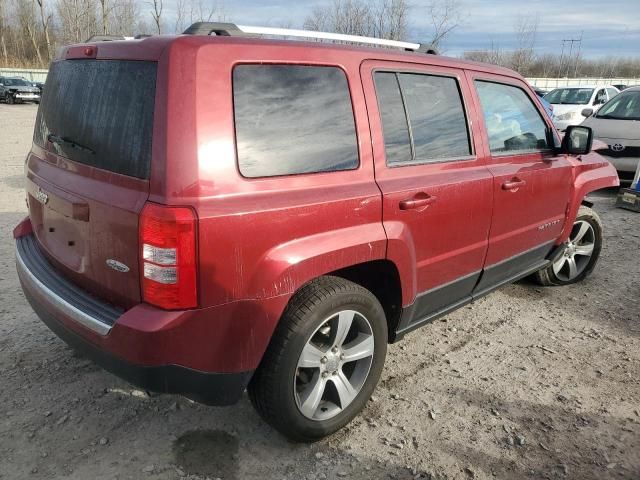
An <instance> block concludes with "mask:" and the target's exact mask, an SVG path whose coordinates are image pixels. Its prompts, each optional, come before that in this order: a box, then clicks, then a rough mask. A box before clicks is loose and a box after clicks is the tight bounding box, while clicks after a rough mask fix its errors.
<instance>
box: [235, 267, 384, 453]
mask: <svg viewBox="0 0 640 480" xmlns="http://www.w3.org/2000/svg"><path fill="white" fill-rule="evenodd" d="M387 339H388V335H387V322H386V318H385V314H384V310H383V309H382V306H381V305H380V302H378V300H377V298H376V297H375V296H374V295H373V294H372V293H371V292H369V291H368V290H366V289H364V288H362V287H361V286H359V285H357V284H355V283H353V282H350V281H348V280H344V279H342V278H338V277H331V276H326V277H321V278H319V279H316V280H314V281H312V282H311V283H309V284H307V285H306V286H304V287H303V288H302V289H300V291H298V293H296V294H295V295H294V297H293V298H292V299H291V301H290V302H289V305H288V306H287V308H286V310H285V312H284V314H283V316H282V318H281V320H280V322H279V324H278V326H277V328H276V331H275V333H274V335H273V338H272V340H271V343H270V344H269V347H268V348H267V351H266V353H265V355H264V357H263V359H262V362H261V364H260V366H259V368H258V370H257V371H256V373H255V375H254V376H253V378H252V380H251V383H250V384H249V388H248V390H249V398H250V399H251V402H252V404H253V406H254V407H255V409H256V410H257V411H258V413H259V414H260V416H261V417H262V418H263V419H264V420H265V421H266V422H267V423H268V424H270V425H271V426H272V427H274V428H275V429H276V430H278V431H279V432H280V433H282V434H283V435H285V436H286V437H288V438H289V439H291V440H294V441H299V442H313V441H316V440H319V439H321V438H323V437H325V436H327V435H330V434H332V433H334V432H335V431H337V430H339V429H340V428H342V427H344V426H345V425H346V424H347V423H349V422H350V421H351V420H352V419H353V418H354V417H355V416H356V415H357V414H358V413H359V412H360V411H361V410H362V409H363V408H364V406H365V404H366V402H367V400H368V399H369V397H370V396H371V394H372V393H373V391H374V389H375V387H376V385H377V383H378V380H379V378H380V374H381V373H382V368H383V365H384V360H385V356H386V351H387Z"/></svg>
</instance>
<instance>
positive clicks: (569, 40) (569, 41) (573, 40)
mask: <svg viewBox="0 0 640 480" xmlns="http://www.w3.org/2000/svg"><path fill="white" fill-rule="evenodd" d="M574 43H577V44H578V50H577V52H578V55H580V50H581V49H582V34H581V35H580V38H565V39H563V40H562V53H561V54H560V71H559V72H558V74H559V75H558V76H560V74H562V70H563V66H564V62H563V59H564V50H565V45H566V44H569V54H568V55H567V73H566V75H565V77H569V70H570V69H571V58H572V56H573V44H574ZM577 68H578V59H577V57H576V69H577Z"/></svg>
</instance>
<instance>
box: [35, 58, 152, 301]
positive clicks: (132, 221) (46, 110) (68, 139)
mask: <svg viewBox="0 0 640 480" xmlns="http://www.w3.org/2000/svg"><path fill="white" fill-rule="evenodd" d="M155 84H156V63H155V62H147V61H125V60H95V59H89V60H64V61H59V62H54V63H53V64H52V66H51V69H50V70H49V74H48V78H47V84H46V88H45V89H44V92H43V97H42V102H41V104H40V108H39V111H38V117H37V119H36V127H35V133H34V139H33V141H34V143H33V148H32V151H31V153H30V155H29V156H28V158H27V163H26V174H27V185H26V189H27V201H28V204H29V216H30V218H31V222H32V224H33V227H34V232H35V235H36V237H37V239H38V241H39V243H40V245H41V247H42V248H43V250H44V251H45V253H46V254H47V256H48V257H49V259H50V260H51V261H52V263H53V264H54V265H55V266H56V267H57V268H59V269H60V270H61V272H62V273H63V274H65V275H66V276H68V277H69V278H70V279H71V280H72V281H74V282H75V283H77V284H79V285H81V286H83V287H84V288H85V289H87V290H89V291H91V292H93V293H95V294H96V295H98V296H100V297H101V298H104V299H105V300H107V301H110V302H112V303H115V304H117V305H120V306H125V307H126V306H131V305H133V304H135V303H137V302H139V301H140V287H139V283H140V282H139V276H138V213H139V212H140V210H141V209H142V206H143V205H144V202H145V201H146V199H147V198H148V196H149V193H148V192H149V171H150V165H151V139H152V131H153V110H154V103H155ZM116 262H117V263H116ZM109 264H110V265H111V267H110V266H109ZM113 267H115V268H113Z"/></svg>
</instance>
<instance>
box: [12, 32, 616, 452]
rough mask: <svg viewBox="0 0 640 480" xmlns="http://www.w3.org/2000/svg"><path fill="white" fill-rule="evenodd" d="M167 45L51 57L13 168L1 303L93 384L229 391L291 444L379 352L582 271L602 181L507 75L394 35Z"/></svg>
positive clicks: (379, 359)
mask: <svg viewBox="0 0 640 480" xmlns="http://www.w3.org/2000/svg"><path fill="white" fill-rule="evenodd" d="M185 33H186V34H184V35H178V36H157V37H150V38H144V39H138V40H130V41H112V42H89V43H86V44H82V45H74V46H71V47H68V48H65V49H63V50H61V51H60V53H59V54H58V57H57V58H56V59H55V61H54V62H53V63H52V65H51V69H50V71H49V75H48V78H47V83H46V88H45V89H44V94H43V96H42V102H41V105H40V107H39V111H38V117H37V120H36V126H35V133H34V137H33V146H32V148H31V151H30V153H29V155H28V157H27V159H26V165H25V174H26V190H27V202H28V207H29V217H28V218H26V219H25V220H24V221H23V222H22V223H20V224H19V225H18V226H17V227H16V228H15V231H14V237H15V240H16V263H17V269H18V273H19V277H20V281H21V283H22V288H23V289H24V293H25V295H26V297H27V298H28V300H29V302H30V303H31V305H32V306H33V308H34V310H35V311H36V312H37V314H38V315H39V316H40V317H41V318H42V320H43V321H44V322H45V323H46V324H47V325H48V326H49V327H50V328H51V329H52V330H53V331H54V332H55V333H56V334H57V335H59V336H60V337H62V338H63V339H64V340H65V341H66V342H68V343H69V344H71V345H72V346H74V347H75V348H77V349H79V350H81V351H82V352H84V353H85V354H86V355H88V356H90V357H91V358H93V359H94V360H95V361H96V362H97V363H99V364H100V365H102V366H104V368H106V369H107V370H109V371H111V372H114V373H116V374H117V375H120V376H121V377H123V378H124V379H126V380H128V381H130V382H131V383H133V384H135V385H138V386H140V387H141V388H144V389H148V390H154V391H159V392H170V393H179V394H182V395H185V396H187V397H189V398H192V399H195V400H197V401H200V402H203V403H206V404H210V405H228V404H232V403H234V402H236V401H237V400H238V399H239V398H240V397H241V396H242V394H243V392H244V390H245V389H248V392H249V396H250V398H251V401H252V402H253V405H254V406H255V407H256V409H257V410H258V412H259V413H260V414H261V416H262V417H263V418H264V419H265V420H266V421H267V422H269V423H270V424H271V425H273V426H274V427H275V428H277V429H278V430H279V431H280V432H282V433H284V434H285V435H287V436H288V437H290V438H292V439H295V440H300V441H312V440H315V439H318V438H321V437H323V436H325V435H327V434H330V433H332V432H334V431H336V430H337V429H339V428H341V427H342V426H344V425H345V424H347V423H348V422H349V421H350V420H351V419H352V418H353V417H354V416H355V415H357V413H358V412H359V411H360V410H361V409H362V408H363V406H364V405H365V403H366V402H367V400H368V398H369V396H370V395H371V393H372V392H373V390H374V388H375V386H376V383H377V381H378V379H379V377H380V374H381V371H382V368H383V364H384V360H385V354H386V346H387V343H389V342H395V341H397V340H398V339H400V338H401V337H402V336H403V335H405V334H406V333H407V332H409V331H411V330H414V329H415V328H417V327H419V326H421V325H424V324H426V323H428V322H430V321H432V320H433V319H434V318H437V317H439V316H441V315H444V314H446V313H448V312H451V311H452V310H454V309H456V308H458V307H460V306H461V305H464V304H467V303H469V302H471V301H473V300H475V299H477V298H478V297H480V296H482V295H485V294H487V293H488V292H490V291H492V290H494V289H496V288H498V287H500V286H501V285H504V284H506V283H509V282H513V281H515V280H517V279H519V278H522V277H524V276H527V275H534V276H535V277H536V278H537V280H538V281H539V282H541V283H542V284H543V285H566V284H569V283H573V282H577V281H580V280H582V279H584V278H585V277H586V276H587V275H589V273H591V271H592V270H593V268H594V266H595V264H596V261H597V260H598V256H599V253H600V249H601V246H602V237H603V235H602V226H601V223H600V221H599V219H598V216H597V215H596V214H595V213H594V212H593V211H592V210H591V209H590V208H589V207H590V204H589V203H588V202H587V201H585V195H586V194H587V193H589V192H591V191H593V190H596V189H601V188H604V187H609V186H614V185H618V180H617V178H618V177H617V175H616V171H615V169H614V168H613V167H612V166H611V165H610V164H609V163H608V162H607V161H606V160H604V159H603V158H602V157H600V156H599V155H597V154H595V153H590V149H591V138H592V135H591V131H590V129H588V128H586V127H570V128H569V129H568V131H567V133H566V135H565V137H564V139H563V140H562V141H561V139H560V137H559V136H558V134H557V133H556V131H555V130H554V128H553V124H552V123H551V120H550V119H549V118H548V117H547V115H545V113H544V109H543V107H542V105H541V104H540V102H539V100H538V98H537V96H536V95H535V93H534V92H533V90H532V89H531V88H530V87H529V86H528V85H527V83H526V82H525V81H524V80H523V79H522V78H521V77H520V76H519V75H518V74H516V73H514V72H512V71H510V70H505V69H502V68H497V67H494V66H488V65H482V64H477V63H469V62H463V61H460V60H457V59H451V58H443V57H440V56H437V55H434V54H431V53H432V52H426V51H425V50H424V49H421V48H419V47H420V46H419V45H417V44H410V43H405V42H390V41H384V40H373V39H368V38H362V37H357V38H352V37H346V36H340V35H335V36H334V35H328V34H320V33H318V34H315V33H313V32H306V33H305V32H300V31H289V32H286V34H287V35H293V36H295V35H302V34H303V35H304V36H307V37H313V36H314V35H317V36H318V37H321V38H327V37H330V38H333V39H337V40H340V41H349V40H355V41H356V42H358V43H360V44H363V43H375V42H377V43H380V44H381V45H382V46H386V47H389V48H380V46H381V45H378V46H377V48H376V47H363V46H361V45H345V44H336V43H321V42H313V43H311V42H303V41H291V40H289V41H285V40H274V39H264V38H260V37H256V36H255V34H256V33H282V32H280V31H279V30H274V29H259V28H250V27H236V26H234V25H231V24H209V23H204V24H202V23H201V24H196V25H193V26H192V27H191V28H190V29H189V30H187V32H185ZM247 33H250V34H253V35H248V34H247ZM393 47H400V48H395V49H394V48H393ZM406 50H409V51H406Z"/></svg>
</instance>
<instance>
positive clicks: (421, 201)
mask: <svg viewBox="0 0 640 480" xmlns="http://www.w3.org/2000/svg"><path fill="white" fill-rule="evenodd" d="M436 198H437V197H434V196H432V195H429V194H428V193H425V192H420V193H416V194H415V195H414V196H413V198H408V199H406V200H401V201H400V210H415V209H416V208H423V207H428V206H429V205H431V204H432V203H434V202H435V201H436Z"/></svg>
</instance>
